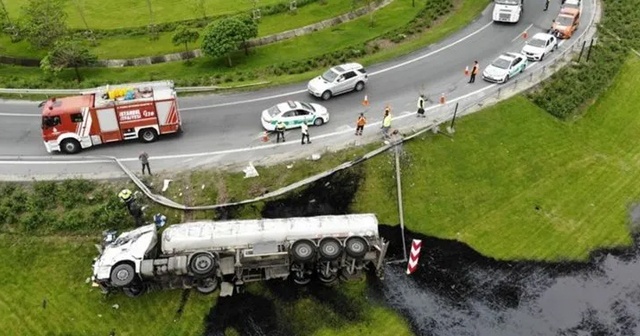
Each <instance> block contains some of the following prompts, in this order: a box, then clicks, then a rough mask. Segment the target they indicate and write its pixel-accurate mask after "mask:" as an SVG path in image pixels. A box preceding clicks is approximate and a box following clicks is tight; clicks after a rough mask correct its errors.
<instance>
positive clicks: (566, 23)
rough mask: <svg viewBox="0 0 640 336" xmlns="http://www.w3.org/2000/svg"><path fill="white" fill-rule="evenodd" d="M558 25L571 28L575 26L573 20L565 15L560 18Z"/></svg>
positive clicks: (557, 21)
mask: <svg viewBox="0 0 640 336" xmlns="http://www.w3.org/2000/svg"><path fill="white" fill-rule="evenodd" d="M556 24H557V25H559V26H562V27H569V26H571V25H572V24H573V18H572V17H571V16H565V15H561V16H558V18H557V19H556Z"/></svg>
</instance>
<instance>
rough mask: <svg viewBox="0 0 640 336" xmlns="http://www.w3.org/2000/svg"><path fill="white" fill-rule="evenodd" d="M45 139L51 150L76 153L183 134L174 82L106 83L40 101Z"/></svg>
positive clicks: (48, 148) (45, 144)
mask: <svg viewBox="0 0 640 336" xmlns="http://www.w3.org/2000/svg"><path fill="white" fill-rule="evenodd" d="M41 106H42V139H43V140H44V146H45V147H46V149H47V152H49V153H51V152H54V151H60V152H64V153H67V154H73V153H78V152H79V151H80V150H82V149H83V148H88V147H91V146H96V145H100V144H103V143H108V142H114V141H122V140H130V139H140V140H141V141H142V142H153V141H155V140H156V139H157V138H158V136H159V135H162V134H169V133H176V132H178V131H180V130H181V126H182V120H181V118H180V111H179V110H178V103H177V95H176V91H175V89H174V85H173V82H172V81H157V82H146V83H133V84H123V85H115V86H113V85H107V86H102V87H98V88H95V89H91V90H88V91H86V92H82V93H81V94H80V95H78V96H71V97H63V98H51V99H49V100H47V101H45V102H42V104H41Z"/></svg>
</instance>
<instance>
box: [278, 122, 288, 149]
mask: <svg viewBox="0 0 640 336" xmlns="http://www.w3.org/2000/svg"><path fill="white" fill-rule="evenodd" d="M286 129H287V126H286V125H285V124H284V122H282V120H280V121H278V123H277V124H276V143H279V142H280V137H282V142H285V140H284V131H285V130H286Z"/></svg>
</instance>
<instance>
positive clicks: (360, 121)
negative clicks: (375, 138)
mask: <svg viewBox="0 0 640 336" xmlns="http://www.w3.org/2000/svg"><path fill="white" fill-rule="evenodd" d="M366 124H367V118H365V117H364V113H360V116H359V117H358V121H356V135H362V130H363V129H364V125H366Z"/></svg>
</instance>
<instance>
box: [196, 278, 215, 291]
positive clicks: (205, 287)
mask: <svg viewBox="0 0 640 336" xmlns="http://www.w3.org/2000/svg"><path fill="white" fill-rule="evenodd" d="M219 284H220V282H219V281H218V278H217V277H212V278H204V279H200V280H198V282H197V284H196V290H197V291H198V293H200V294H204V295H207V294H211V293H213V292H215V291H216V289H218V285H219Z"/></svg>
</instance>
